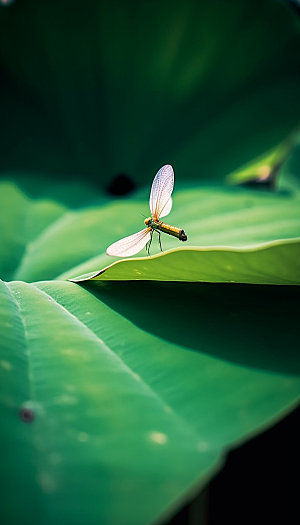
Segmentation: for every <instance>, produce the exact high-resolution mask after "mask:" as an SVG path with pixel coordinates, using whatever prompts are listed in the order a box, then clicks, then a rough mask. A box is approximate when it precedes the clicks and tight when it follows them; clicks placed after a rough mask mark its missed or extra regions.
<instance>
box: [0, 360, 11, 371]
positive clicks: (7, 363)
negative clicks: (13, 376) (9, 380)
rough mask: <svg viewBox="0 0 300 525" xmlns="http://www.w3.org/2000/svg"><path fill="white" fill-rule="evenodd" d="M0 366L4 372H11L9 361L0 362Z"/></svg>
mask: <svg viewBox="0 0 300 525" xmlns="http://www.w3.org/2000/svg"><path fill="white" fill-rule="evenodd" d="M0 366H1V368H3V369H4V370H7V372H10V371H11V370H12V364H11V363H10V362H9V361H5V360H2V361H0Z"/></svg>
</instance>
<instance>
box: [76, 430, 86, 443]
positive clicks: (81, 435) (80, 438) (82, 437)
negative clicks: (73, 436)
mask: <svg viewBox="0 0 300 525" xmlns="http://www.w3.org/2000/svg"><path fill="white" fill-rule="evenodd" d="M77 439H78V441H81V442H82V443H85V442H86V441H87V440H88V439H89V436H88V434H87V433H86V432H79V434H78V435H77Z"/></svg>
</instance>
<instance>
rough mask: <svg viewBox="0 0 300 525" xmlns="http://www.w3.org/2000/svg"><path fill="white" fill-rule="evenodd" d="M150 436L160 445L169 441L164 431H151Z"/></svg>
mask: <svg viewBox="0 0 300 525" xmlns="http://www.w3.org/2000/svg"><path fill="white" fill-rule="evenodd" d="M149 437H150V439H151V441H153V442H154V443H157V444H158V445H165V444H166V443H167V441H168V436H167V435H166V434H164V433H163V432H156V431H153V432H150V433H149Z"/></svg>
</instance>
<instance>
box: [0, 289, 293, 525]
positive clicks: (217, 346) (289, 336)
mask: <svg viewBox="0 0 300 525" xmlns="http://www.w3.org/2000/svg"><path fill="white" fill-rule="evenodd" d="M0 293H1V302H0V304H1V308H0V316H1V323H0V327H1V328H0V334H1V337H0V346H1V360H0V376H1V385H2V386H1V396H0V400H1V403H0V407H1V408H0V410H1V418H2V420H4V419H5V421H6V425H5V426H3V427H2V431H1V435H0V444H1V450H5V451H6V453H5V455H4V456H3V457H2V461H1V478H2V480H1V481H2V482H1V486H2V487H3V489H2V490H3V491H4V492H3V502H2V506H1V513H2V514H3V516H5V517H6V518H7V516H9V517H10V523H17V522H18V521H20V516H21V515H22V522H23V523H25V524H27V523H28V524H30V525H32V523H43V524H49V525H52V524H53V523H57V520H59V521H63V522H64V523H70V524H72V525H74V524H80V523H83V522H88V523H89V524H91V525H93V524H98V523H103V524H106V523H107V524H109V523H116V524H117V523H120V524H121V523H131V524H133V525H134V524H135V523H136V524H137V525H140V524H142V523H145V524H146V523H150V522H153V521H155V520H157V519H158V518H160V519H162V516H166V514H168V513H170V512H174V510H175V508H177V507H178V505H179V502H180V501H181V500H182V499H183V498H187V497H188V496H189V495H190V494H191V491H194V490H195V489H196V487H197V488H198V489H199V487H201V486H202V485H203V484H204V483H205V482H207V480H208V479H209V478H210V477H211V476H212V474H213V473H214V472H215V470H216V469H217V468H219V467H220V465H221V463H222V457H223V454H224V451H226V450H227V449H228V447H232V446H236V445H237V444H238V443H240V442H241V441H244V440H245V439H247V438H249V436H251V435H253V434H255V433H257V432H258V431H259V430H261V429H262V428H265V427H266V426H268V425H270V424H272V422H274V421H276V420H277V418H278V417H282V415H283V414H284V413H286V411H287V410H289V409H290V407H292V406H293V405H294V403H295V402H296V400H297V398H298V396H299V393H300V381H299V377H297V374H298V373H299V370H300V361H299V355H297V349H296V340H297V337H296V334H297V331H298V328H297V323H298V320H297V313H296V308H295V306H296V304H297V302H298V300H299V294H298V290H297V289H295V288H286V287H283V288H280V289H276V292H275V290H274V288H273V287H270V288H268V290H267V292H266V293H265V294H264V296H263V297H262V295H261V293H260V287H255V286H254V287H252V288H251V290H248V289H247V290H246V288H245V286H241V285H237V287H230V288H228V287H226V286H225V285H205V284H201V285H192V284H187V283H177V284H174V283H172V284H165V285H162V284H159V283H130V284H129V283H115V284H114V283H110V284H109V283H98V285H97V287H96V288H95V286H94V287H91V288H86V289H84V288H83V287H79V286H78V285H75V284H73V283H68V282H41V283H38V284H26V283H22V282H12V283H10V284H5V283H1V292H0ZM158 298H159V301H158ZM178 298H180V300H179V301H178ZM157 304H159V310H160V312H161V313H157V312H156V313H154V312H155V311H156V310H155V309H156V307H157ZM196 305H197V306H196ZM282 311H284V313H285V315H284V316H283V315H282ZM120 334H122V337H121V338H120ZM283 347H284V348H285V351H284V352H282V348H283ZM24 409H26V410H30V411H31V413H32V414H33V415H34V419H33V420H32V421H31V422H25V421H23V420H22V418H20V410H24ZM21 413H22V412H21ZM20 463H21V464H22V469H20V472H19V475H18V476H17V478H16V475H15V473H16V471H17V470H19V467H20ZM16 489H18V498H19V499H18V501H19V505H14V502H15V494H16ZM20 513H21V514H20Z"/></svg>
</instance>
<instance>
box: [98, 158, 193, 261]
mask: <svg viewBox="0 0 300 525" xmlns="http://www.w3.org/2000/svg"><path fill="white" fill-rule="evenodd" d="M173 188H174V171H173V168H172V166H170V164H166V165H165V166H163V167H162V168H160V170H159V171H158V172H157V174H156V175H155V177H154V180H153V183H152V187H151V192H150V200H149V206H150V211H151V217H148V218H147V219H145V221H144V222H145V226H146V228H144V229H143V230H141V231H139V232H137V233H134V234H133V235H129V236H128V237H124V239H121V240H120V241H117V242H114V243H113V244H111V245H110V246H109V247H108V248H107V250H106V253H107V254H108V255H117V256H123V257H126V256H130V255H134V254H135V253H138V252H139V251H140V250H141V249H142V248H143V247H144V246H147V251H148V254H149V255H150V245H151V242H152V238H153V233H154V232H155V231H156V232H157V233H158V238H159V245H160V249H161V251H162V246H161V232H163V233H167V234H168V235H172V236H173V237H177V239H179V240H180V241H186V240H187V235H186V233H185V231H184V230H183V229H182V228H177V227H176V226H170V225H169V224H166V223H165V222H163V221H161V220H160V219H161V217H165V216H166V215H168V214H169V213H170V211H171V208H172V198H171V195H172V192H173Z"/></svg>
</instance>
